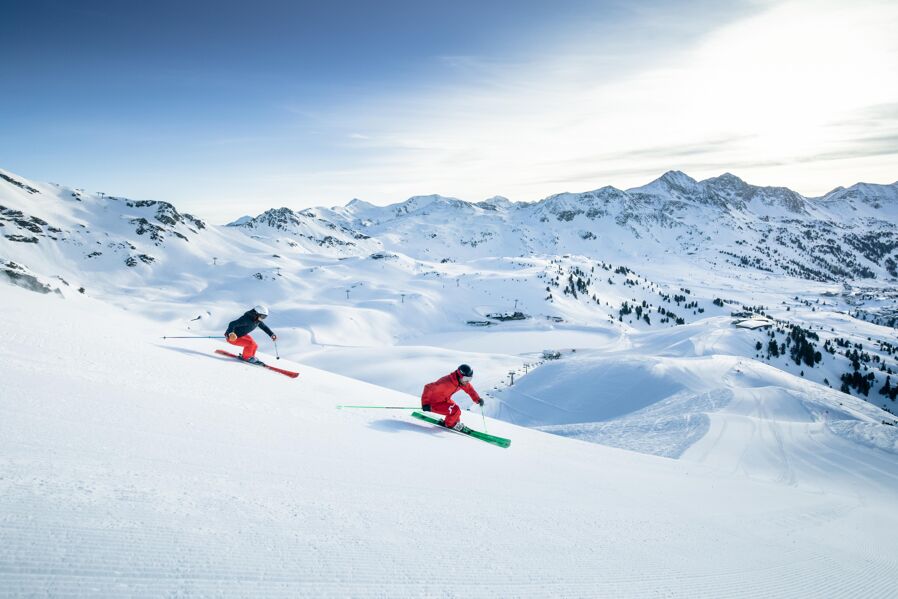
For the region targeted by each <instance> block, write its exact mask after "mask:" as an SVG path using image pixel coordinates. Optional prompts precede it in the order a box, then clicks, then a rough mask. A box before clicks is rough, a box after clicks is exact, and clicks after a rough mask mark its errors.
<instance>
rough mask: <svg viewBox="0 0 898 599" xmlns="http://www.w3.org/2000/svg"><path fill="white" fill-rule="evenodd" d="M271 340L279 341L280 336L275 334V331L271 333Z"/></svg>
mask: <svg viewBox="0 0 898 599" xmlns="http://www.w3.org/2000/svg"><path fill="white" fill-rule="evenodd" d="M271 340H272V341H277V340H278V336H277V335H275V334H274V333H272V334H271Z"/></svg>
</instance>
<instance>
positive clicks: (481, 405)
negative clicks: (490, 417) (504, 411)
mask: <svg viewBox="0 0 898 599" xmlns="http://www.w3.org/2000/svg"><path fill="white" fill-rule="evenodd" d="M480 417H481V418H483V432H485V433H488V432H489V431H488V430H486V416H484V415H483V404H480Z"/></svg>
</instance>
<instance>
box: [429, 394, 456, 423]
mask: <svg viewBox="0 0 898 599" xmlns="http://www.w3.org/2000/svg"><path fill="white" fill-rule="evenodd" d="M430 411H431V412H433V413H435V414H442V415H443V416H445V417H446V426H447V427H449V428H452V427H453V426H455V425H456V424H457V423H458V421H459V420H461V408H459V407H458V404H457V403H455V402H454V401H452V400H451V399H447V400H446V401H441V402H439V403H432V404H430Z"/></svg>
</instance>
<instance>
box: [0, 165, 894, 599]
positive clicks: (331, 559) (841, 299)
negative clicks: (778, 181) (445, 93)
mask: <svg viewBox="0 0 898 599" xmlns="http://www.w3.org/2000/svg"><path fill="white" fill-rule="evenodd" d="M0 175H2V178H0V282H2V281H6V282H9V283H12V285H6V284H3V285H0V305H2V306H3V313H4V315H5V316H6V318H7V322H6V328H7V330H6V331H5V332H4V339H6V340H8V341H9V343H6V344H2V345H0V456H3V457H2V458H0V512H2V513H3V514H5V516H4V517H3V518H0V538H2V539H3V542H2V543H0V594H3V593H10V594H12V595H34V594H42V595H51V596H55V595H66V594H75V595H78V594H81V595H85V594H94V595H103V596H109V595H119V594H126V595H131V596H159V595H177V596H186V595H213V594H214V595H234V596H250V595H258V596H266V597H271V596H277V595H284V596H302V595H305V596H322V597H324V596H421V595H428V596H430V595H435V596H465V597H472V596H497V595H499V596H621V597H628V596H633V597H636V596H640V597H641V596H647V595H665V596H678V597H695V596H713V597H743V596H744V597H754V596H758V595H768V596H785V597H807V596H815V597H840V596H846V595H850V594H856V595H858V596H864V597H886V596H889V594H890V593H891V592H892V590H893V579H894V576H893V574H894V571H895V563H894V558H893V557H892V556H894V555H896V554H898V544H896V541H895V538H894V535H893V534H891V532H890V531H891V530H893V529H894V525H895V524H896V522H895V517H896V516H895V514H896V512H895V510H894V507H893V503H894V497H895V494H896V492H898V465H896V464H898V461H896V460H895V456H896V455H898V426H895V425H896V424H898V422H896V420H895V417H894V415H893V414H892V412H893V411H894V406H895V405H896V404H895V403H894V402H895V400H896V397H898V390H896V387H898V385H896V383H898V380H895V379H898V345H896V344H895V342H894V337H895V329H894V328H893V327H894V325H895V324H898V290H896V285H895V280H894V273H892V272H890V261H891V264H892V268H894V260H895V251H894V250H895V248H894V246H893V245H892V241H891V240H892V238H893V237H892V236H893V233H892V229H893V228H894V224H895V220H896V206H898V203H896V201H895V195H896V194H895V189H896V186H895V185H889V186H871V185H864V184H859V185H856V186H854V187H852V188H848V189H840V190H835V191H833V192H831V193H830V194H827V195H826V196H824V197H822V198H804V197H802V196H800V195H799V194H796V193H794V192H791V191H789V190H787V189H782V188H761V187H754V186H751V185H748V184H746V183H744V182H742V181H741V180H739V179H738V178H736V177H734V176H732V175H723V176H721V177H717V178H713V179H708V180H706V181H695V180H693V179H691V178H689V177H688V176H686V175H685V174H683V173H676V172H673V173H668V174H666V175H664V176H663V177H661V178H659V179H658V180H656V181H653V182H652V183H650V184H648V185H646V186H643V187H639V188H635V189H630V190H618V189H614V188H610V187H605V188H601V189H598V190H596V191H593V192H586V193H581V194H570V193H564V194H558V195H555V196H551V197H549V198H546V199H544V200H542V201H540V202H535V203H530V204H520V203H514V202H511V201H509V200H507V199H505V198H498V197H497V198H491V199H489V200H485V201H483V202H477V203H471V202H464V201H462V200H458V199H453V198H443V197H440V196H421V197H416V198H411V199H409V200H408V201H406V202H403V203H400V204H395V205H392V206H386V207H379V206H374V205H371V204H368V203H365V202H362V201H360V200H354V201H352V202H350V203H349V204H347V205H346V206H343V207H337V208H332V209H326V208H314V209H306V210H302V211H293V210H290V209H288V208H280V209H273V210H269V211H267V212H265V213H263V214H262V215H259V216H256V217H252V216H247V217H243V218H241V219H239V220H238V221H235V222H233V223H231V224H230V225H226V226H217V225H211V224H208V223H206V222H203V221H202V220H200V219H199V218H197V217H195V216H192V215H188V214H184V213H182V212H180V211H179V210H178V209H177V208H176V207H174V206H172V205H170V204H167V203H164V202H138V201H133V200H127V199H124V198H114V197H109V196H105V195H103V194H91V193H87V192H84V191H81V190H76V189H70V188H66V187H62V186H57V185H53V184H44V183H38V182H34V181H29V180H27V179H25V178H23V177H21V176H18V175H15V174H13V173H9V172H5V171H2V172H0ZM874 277H875V278H874ZM20 287H21V288H20ZM22 288H24V289H22ZM35 292H38V293H35ZM256 303H265V304H268V305H269V307H270V309H271V316H270V318H269V319H268V321H267V322H268V324H270V325H271V326H272V328H273V329H274V330H275V331H276V332H277V334H278V340H277V343H278V344H277V346H275V345H273V344H272V343H271V342H270V341H268V340H267V339H265V338H264V336H262V337H261V338H259V341H260V345H261V354H260V355H261V357H262V358H263V359H264V360H266V361H275V360H280V361H279V362H278V364H280V365H284V366H286V367H289V368H295V369H297V370H299V371H300V373H301V374H300V377H299V378H298V379H295V380H292V379H287V378H286V377H281V376H280V375H277V374H273V373H271V372H268V371H265V370H261V369H255V368H252V367H250V366H246V365H242V364H239V363H236V362H232V361H229V360H226V359H224V358H222V357H220V356H216V354H214V353H213V351H214V350H215V349H216V348H223V347H229V346H226V345H225V344H224V342H223V340H219V338H220V336H221V335H222V333H223V331H224V328H225V327H226V325H227V323H228V322H229V321H230V320H232V319H233V318H234V317H236V316H237V315H239V314H240V313H242V312H243V311H244V310H245V309H246V308H247V307H249V306H252V305H254V304H256ZM889 325H891V326H889ZM171 336H176V337H180V336H185V337H192V338H188V339H171V338H170V337H171ZM162 337H169V338H167V339H162ZM205 337H211V338H205ZM461 362H466V363H469V364H472V365H473V366H474V369H475V386H476V387H477V388H478V389H479V390H480V392H481V393H482V394H483V395H484V396H485V397H486V406H485V407H484V411H483V413H481V412H480V411H479V409H477V411H472V404H471V402H470V401H469V400H468V399H467V398H459V397H456V399H457V400H458V401H459V403H460V405H461V406H462V407H463V408H464V412H463V420H464V421H465V422H466V423H467V424H468V425H470V426H472V427H476V428H479V429H483V428H488V431H489V432H491V433H495V434H500V435H502V436H506V437H510V438H511V439H512V446H511V448H509V449H499V448H495V447H492V446H489V445H486V444H481V443H480V442H478V441H475V440H470V439H465V438H463V437H460V436H458V435H456V434H454V433H450V432H447V431H441V430H440V429H436V428H429V425H424V424H422V423H420V422H418V421H415V420H413V419H411V418H409V417H408V416H407V413H404V412H402V411H401V410H387V411H380V410H360V411H351V410H336V409H335V407H336V406H337V405H339V404H346V403H349V404H371V405H393V406H416V405H417V402H418V398H419V395H420V392H421V388H422V386H423V384H425V383H426V382H429V381H432V380H434V379H436V378H437V377H439V376H442V375H444V374H446V373H447V372H448V371H449V370H451V369H453V368H455V366H456V365H458V364H459V363H461ZM549 433H551V434H549ZM581 441H587V442H588V443H582V442H581ZM671 458H674V459H671ZM447 555H462V556H465V557H464V558H461V561H458V560H456V561H457V562H458V563H455V562H452V563H455V565H452V564H451V563H449V562H446V561H445V560H446V556H447ZM450 561H451V560H450ZM409 564H411V566H410V565H409Z"/></svg>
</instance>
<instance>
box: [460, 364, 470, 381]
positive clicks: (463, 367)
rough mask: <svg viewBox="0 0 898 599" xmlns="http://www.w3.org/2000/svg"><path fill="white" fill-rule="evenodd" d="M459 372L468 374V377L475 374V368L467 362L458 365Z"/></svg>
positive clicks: (463, 374)
mask: <svg viewBox="0 0 898 599" xmlns="http://www.w3.org/2000/svg"><path fill="white" fill-rule="evenodd" d="M458 373H459V374H461V375H462V376H466V377H468V378H470V377H472V376H474V369H473V368H471V367H470V366H468V365H467V364H462V365H461V366H459V367H458Z"/></svg>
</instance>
